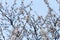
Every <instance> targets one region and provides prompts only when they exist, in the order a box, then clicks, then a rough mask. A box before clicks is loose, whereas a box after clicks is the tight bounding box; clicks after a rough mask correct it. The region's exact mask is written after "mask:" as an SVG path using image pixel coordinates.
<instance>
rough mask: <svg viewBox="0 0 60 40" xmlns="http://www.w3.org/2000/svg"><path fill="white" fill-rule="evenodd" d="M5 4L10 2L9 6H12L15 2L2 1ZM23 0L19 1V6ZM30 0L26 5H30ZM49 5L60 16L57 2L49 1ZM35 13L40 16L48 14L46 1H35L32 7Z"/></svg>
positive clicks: (10, 0) (9, 0)
mask: <svg viewBox="0 0 60 40" xmlns="http://www.w3.org/2000/svg"><path fill="white" fill-rule="evenodd" d="M1 1H2V2H3V5H4V6H6V5H5V4H4V2H5V1H7V2H8V5H12V4H13V1H14V0H1ZM20 1H21V0H17V6H19V5H20V3H21V2H20ZM29 3H30V0H25V5H27V4H29ZM49 5H50V6H51V8H52V9H53V10H54V11H56V13H57V14H59V5H58V3H57V2H56V0H49ZM31 7H32V9H33V11H36V12H37V14H38V15H41V16H45V15H46V14H47V12H48V8H47V6H46V4H45V3H44V0H33V4H32V5H31Z"/></svg>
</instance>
